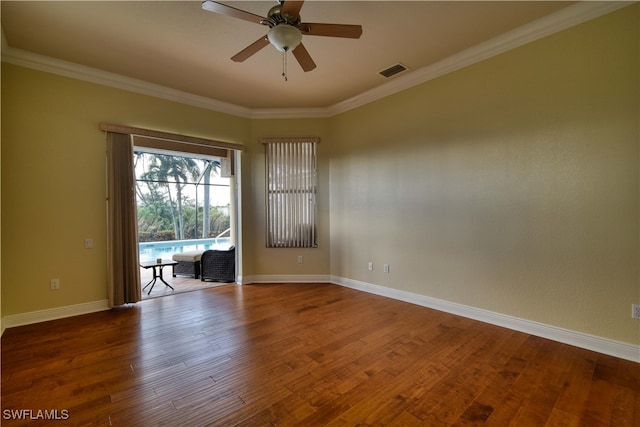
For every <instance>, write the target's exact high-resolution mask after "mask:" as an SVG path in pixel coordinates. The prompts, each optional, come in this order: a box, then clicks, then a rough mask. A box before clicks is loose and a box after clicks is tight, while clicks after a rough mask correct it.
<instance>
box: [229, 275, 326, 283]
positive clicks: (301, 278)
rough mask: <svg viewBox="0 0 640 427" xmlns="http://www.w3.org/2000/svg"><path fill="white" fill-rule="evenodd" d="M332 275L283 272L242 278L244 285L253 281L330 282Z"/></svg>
mask: <svg viewBox="0 0 640 427" xmlns="http://www.w3.org/2000/svg"><path fill="white" fill-rule="evenodd" d="M330 278H331V276H329V275H328V274H300V275H295V274H281V275H275V274H274V275H258V276H245V277H243V278H242V280H243V282H242V284H243V285H248V284H252V283H330V281H329V279H330Z"/></svg>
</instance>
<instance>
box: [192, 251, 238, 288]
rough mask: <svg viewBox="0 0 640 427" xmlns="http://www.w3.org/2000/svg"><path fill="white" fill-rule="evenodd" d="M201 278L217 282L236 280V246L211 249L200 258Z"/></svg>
mask: <svg viewBox="0 0 640 427" xmlns="http://www.w3.org/2000/svg"><path fill="white" fill-rule="evenodd" d="M200 280H202V281H205V280H214V281H217V282H235V281H236V248H235V247H234V246H232V247H230V248H229V249H228V250H226V251H221V250H215V249H210V250H208V251H204V252H203V253H202V257H201V258H200Z"/></svg>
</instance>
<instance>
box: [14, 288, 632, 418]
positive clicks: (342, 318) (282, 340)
mask: <svg viewBox="0 0 640 427" xmlns="http://www.w3.org/2000/svg"><path fill="white" fill-rule="evenodd" d="M2 410H3V411H2V418H3V419H2V424H3V425H7V426H13V425H32V424H33V423H32V422H30V421H25V420H15V419H14V420H9V419H7V418H11V414H14V415H15V414H16V413H15V412H13V413H12V412H11V411H18V410H32V413H31V415H32V416H33V417H36V416H38V414H39V413H38V412H37V411H38V410H41V411H45V410H46V411H53V410H57V411H58V412H57V413H53V412H48V413H49V414H55V415H57V416H58V417H59V418H65V417H66V418H67V419H66V420H55V421H49V422H48V423H47V422H46V421H40V422H39V424H36V425H55V426H61V425H78V426H80V425H96V426H108V425H114V426H156V425H158V426H205V425H213V426H267V425H293V426H327V425H331V426H354V425H385V426H386V425H388V426H418V425H421V426H450V425H455V426H500V427H502V426H518V427H522V426H581V427H582V426H615V427H622V426H638V425H640V424H639V422H640V364H637V363H633V362H629V361H625V360H621V359H617V358H614V357H610V356H606V355H602V354H598V353H594V352H591V351H587V350H583V349H579V348H575V347H571V346H568V345H564V344H559V343H556V342H552V341H549V340H545V339H542V338H538V337H534V336H531V335H527V334H524V333H519V332H515V331H511V330H508V329H503V328H500V327H497V326H492V325H488V324H484V323H480V322H477V321H473V320H469V319H465V318H462V317H456V316H453V315H450V314H446V313H442V312H438V311H434V310H430V309H427V308H424V307H419V306H415V305H411V304H407V303H403V302H400V301H395V300H390V299H386V298H383V297H379V296H375V295H370V294H366V293H362V292H358V291H355V290H351V289H347V288H343V287H339V286H335V285H328V284H317V285H311V284H303V285H297V284H286V285H283V284H274V285H262V284H261V285H244V286H238V285H235V284H234V285H226V286H220V287H216V288H212V289H207V290H201V291H195V292H189V293H183V294H178V295H175V296H173V297H171V298H155V299H150V300H146V301H142V302H141V303H139V304H136V305H135V306H129V307H123V308H118V309H115V310H112V311H106V312H100V313H93V314H89V315H84V316H78V317H75V318H69V319H61V320H56V321H51V322H46V323H40V324H36V325H29V326H23V327H17V328H12V329H8V330H7V331H5V333H4V335H3V337H2ZM22 414H23V415H24V412H23V413H22ZM40 415H42V416H44V413H40Z"/></svg>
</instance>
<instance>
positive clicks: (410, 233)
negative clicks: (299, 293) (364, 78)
mask: <svg viewBox="0 0 640 427" xmlns="http://www.w3.org/2000/svg"><path fill="white" fill-rule="evenodd" d="M638 10H639V8H638V6H637V5H635V6H632V7H628V8H626V9H623V10H621V11H618V12H615V13H613V14H611V15H607V16H604V17H602V18H599V19H597V20H594V21H591V22H588V23H585V24H583V25H580V26H578V27H574V28H572V29H569V30H566V31H563V32H561V33H558V34H556V35H553V36H551V37H547V38H545V39H543V40H539V41H537V42H534V43H531V44H529V45H526V46H524V47H521V48H519V49H516V50H513V51H510V52H508V53H505V54H502V55H500V56H498V57H495V58H493V59H490V60H487V61H484V62H482V63H478V64H475V65H473V66H470V67H468V68H466V69H463V70H460V71H458V72H455V73H452V74H449V75H447V76H444V77H441V78H438V79H435V80H433V81H430V82H427V83H425V84H422V85H421V86H419V87H416V88H412V89H410V90H407V91H404V92H402V93H399V94H396V95H394V96H391V97H388V98H386V99H383V100H380V101H378V102H375V103H372V104H369V105H367V106H364V107H361V108H359V109H357V110H354V111H350V112H347V113H344V114H342V115H340V116H339V117H336V118H335V119H334V120H333V121H332V126H333V129H332V131H333V138H334V142H335V143H334V144H332V145H331V273H332V274H333V275H336V276H339V277H346V278H349V279H354V280H359V281H363V282H367V283H373V284H377V285H382V286H387V287H391V288H395V289H399V290H403V291H409V292H413V293H417V294H422V295H426V296H429V297H434V298H438V299H443V300H446V301H450V302H455V303H460V304H465V305H470V306H473V307H477V308H481V309H486V310H490V311H492V312H498V313H503V314H507V315H512V316H516V317H519V318H524V319H528V320H532V321H537V322H541V323H545V324H549V325H554V326H558V327H562V328H567V329H570V330H574V331H580V332H584V333H588V334H593V335H596V336H603V337H608V338H611V339H615V340H620V341H624V342H630V343H635V344H638V343H640V326H639V323H638V320H633V319H631V316H630V308H631V304H632V303H636V304H637V303H640V277H639V273H638V256H639V248H638V245H639V242H638V234H639V230H638V218H639V212H638V202H639V200H638V193H639V185H638V177H639V166H638V164H639V158H638V156H639V133H640V128H639V115H640V109H639V78H640V69H639V65H638V56H639V51H640V49H639V48H640V44H639V34H638V21H639V19H638V16H639V12H638ZM369 261H372V262H373V263H374V265H375V268H374V271H373V272H369V271H368V270H367V262H369ZM383 263H388V264H390V274H385V273H383V272H382V264H383Z"/></svg>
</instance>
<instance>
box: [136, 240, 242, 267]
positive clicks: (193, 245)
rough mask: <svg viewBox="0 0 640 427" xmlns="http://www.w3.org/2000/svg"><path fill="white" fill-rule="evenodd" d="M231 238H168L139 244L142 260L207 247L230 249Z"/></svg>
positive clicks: (150, 259)
mask: <svg viewBox="0 0 640 427" xmlns="http://www.w3.org/2000/svg"><path fill="white" fill-rule="evenodd" d="M230 246H231V238H230V237H224V238H219V239H194V240H166V241H162V242H141V243H139V244H138V251H139V256H140V261H141V262H143V261H155V260H156V259H158V258H163V259H171V256H172V255H173V254H175V253H178V252H185V251H195V250H202V251H205V250H207V249H221V250H225V249H229V247H230Z"/></svg>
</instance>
